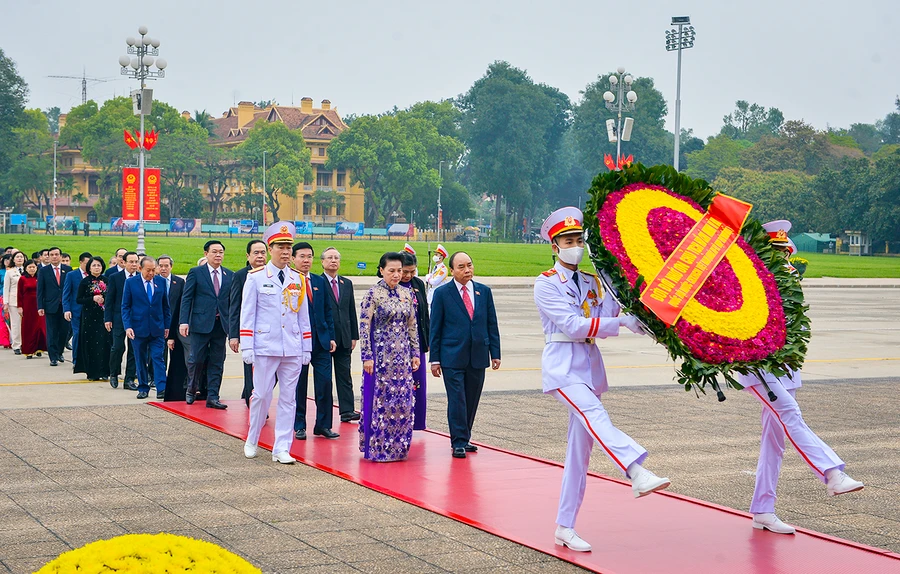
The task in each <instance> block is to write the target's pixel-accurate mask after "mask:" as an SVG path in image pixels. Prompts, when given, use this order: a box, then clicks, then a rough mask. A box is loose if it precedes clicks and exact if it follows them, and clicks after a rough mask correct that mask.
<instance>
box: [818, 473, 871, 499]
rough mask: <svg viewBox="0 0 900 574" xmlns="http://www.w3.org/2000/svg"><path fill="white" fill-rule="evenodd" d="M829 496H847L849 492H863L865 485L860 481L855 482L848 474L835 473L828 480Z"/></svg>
mask: <svg viewBox="0 0 900 574" xmlns="http://www.w3.org/2000/svg"><path fill="white" fill-rule="evenodd" d="M827 486H828V496H837V495H839V494H847V493H848V492H856V491H857V490H862V489H863V487H864V486H865V484H863V483H861V482H860V481H858V480H853V479H852V478H850V476H849V475H847V473H846V472H840V471H838V472H835V473H833V474H832V475H831V478H829V479H828V484H827Z"/></svg>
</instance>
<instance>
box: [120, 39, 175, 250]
mask: <svg viewBox="0 0 900 574" xmlns="http://www.w3.org/2000/svg"><path fill="white" fill-rule="evenodd" d="M138 34H140V35H141V37H140V38H134V37H133V36H129V37H128V38H127V39H126V40H125V43H126V44H128V54H130V56H126V55H122V56H119V66H121V67H122V70H121V74H122V75H123V76H128V77H130V78H134V79H135V80H138V81H139V82H140V85H141V89H140V91H138V92H132V97H133V98H136V100H135V103H136V108H137V110H136V111H137V114H138V115H139V116H140V118H141V141H140V142H138V144H140V145H139V148H138V169H139V176H138V179H139V183H138V190H139V192H138V204H139V209H140V217H139V221H138V240H137V252H138V253H146V251H145V249H144V136H145V133H144V116H145V115H146V114H147V113H149V112H150V106H151V105H152V98H153V90H147V89H145V88H146V87H147V84H146V82H147V80H155V79H157V78H165V77H166V73H165V68H166V65H167V63H166V61H165V60H164V59H163V58H159V57H157V56H159V40H158V39H156V38H151V37H150V36H148V35H147V27H146V26H141V27H140V28H138ZM154 65H155V66H156V69H155V70H153V69H151V68H152V67H153V66H154Z"/></svg>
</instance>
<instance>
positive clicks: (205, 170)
mask: <svg viewBox="0 0 900 574" xmlns="http://www.w3.org/2000/svg"><path fill="white" fill-rule="evenodd" d="M197 126H198V127H202V126H200V124H199V122H198V123H197ZM198 161H199V164H200V165H199V174H200V180H201V181H203V182H205V183H206V189H207V194H208V199H209V208H210V223H212V224H213V225H215V224H216V220H217V219H218V217H219V210H220V209H221V208H222V202H223V201H224V200H225V193H226V192H227V191H228V190H229V189H231V188H232V187H236V186H237V182H238V181H241V180H242V179H245V170H246V168H247V166H245V165H244V164H243V163H242V162H241V161H240V160H239V159H238V157H237V153H236V152H235V150H234V149H229V148H223V147H220V146H214V145H209V143H207V144H206V145H204V146H203V147H202V152H201V153H200V154H198ZM256 195H258V194H256Z"/></svg>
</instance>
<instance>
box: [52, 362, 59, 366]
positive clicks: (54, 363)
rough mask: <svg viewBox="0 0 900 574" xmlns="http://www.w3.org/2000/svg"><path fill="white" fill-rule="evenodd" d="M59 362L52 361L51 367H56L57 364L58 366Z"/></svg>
mask: <svg viewBox="0 0 900 574" xmlns="http://www.w3.org/2000/svg"><path fill="white" fill-rule="evenodd" d="M58 364H59V363H57V362H56V361H50V366H51V367H55V366H57V365H58Z"/></svg>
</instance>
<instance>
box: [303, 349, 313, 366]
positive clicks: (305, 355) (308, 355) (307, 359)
mask: <svg viewBox="0 0 900 574" xmlns="http://www.w3.org/2000/svg"><path fill="white" fill-rule="evenodd" d="M311 360H312V353H307V352H306V351H300V364H301V365H308V364H309V362H310V361H311Z"/></svg>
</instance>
